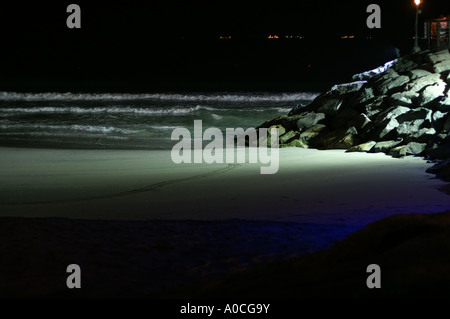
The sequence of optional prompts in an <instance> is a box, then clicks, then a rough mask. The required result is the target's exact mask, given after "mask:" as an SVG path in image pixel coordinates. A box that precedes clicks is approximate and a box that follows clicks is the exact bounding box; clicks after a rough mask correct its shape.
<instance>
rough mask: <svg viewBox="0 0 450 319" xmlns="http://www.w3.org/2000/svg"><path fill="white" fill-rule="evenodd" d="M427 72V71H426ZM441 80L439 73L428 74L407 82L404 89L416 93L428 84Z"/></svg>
mask: <svg viewBox="0 0 450 319" xmlns="http://www.w3.org/2000/svg"><path fill="white" fill-rule="evenodd" d="M428 73H429V72H428ZM440 80H441V77H440V75H439V74H434V73H433V74H429V75H425V76H422V77H420V78H417V79H415V80H414V81H412V82H410V83H408V84H407V85H406V87H405V90H407V91H411V92H413V93H417V92H419V91H420V90H422V89H423V88H424V87H426V86H428V85H432V84H435V83H437V82H439V81H440Z"/></svg>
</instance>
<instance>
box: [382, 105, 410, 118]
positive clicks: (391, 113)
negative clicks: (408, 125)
mask: <svg viewBox="0 0 450 319" xmlns="http://www.w3.org/2000/svg"><path fill="white" fill-rule="evenodd" d="M409 111H411V109H410V108H409V107H406V106H393V107H390V108H388V109H386V110H384V111H383V112H381V113H380V114H379V115H378V116H377V121H381V122H383V121H386V120H390V119H392V118H394V119H395V118H396V117H398V116H400V115H402V114H405V113H407V112H409Z"/></svg>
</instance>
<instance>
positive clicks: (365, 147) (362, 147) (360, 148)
mask: <svg viewBox="0 0 450 319" xmlns="http://www.w3.org/2000/svg"><path fill="white" fill-rule="evenodd" d="M375 144H377V142H375V141H369V142H366V143H361V144H358V145H355V146H352V147H350V148H349V149H348V150H347V152H368V151H370V150H371V149H372V148H373V147H374V146H375Z"/></svg>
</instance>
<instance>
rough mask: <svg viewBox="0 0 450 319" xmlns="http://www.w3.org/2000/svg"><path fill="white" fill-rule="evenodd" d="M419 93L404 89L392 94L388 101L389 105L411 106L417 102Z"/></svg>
mask: <svg viewBox="0 0 450 319" xmlns="http://www.w3.org/2000/svg"><path fill="white" fill-rule="evenodd" d="M418 98H419V93H417V92H414V91H404V92H397V93H394V94H392V95H391V96H390V97H389V99H388V101H389V104H390V105H403V106H409V107H410V106H413V104H416V103H417V100H418Z"/></svg>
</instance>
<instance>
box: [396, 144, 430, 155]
mask: <svg viewBox="0 0 450 319" xmlns="http://www.w3.org/2000/svg"><path fill="white" fill-rule="evenodd" d="M426 146H427V144H426V143H417V142H410V143H408V144H406V145H401V146H397V147H395V148H393V149H391V150H390V151H389V155H391V156H393V157H403V156H407V155H419V154H421V153H422V152H423V151H424V150H425V147H426Z"/></svg>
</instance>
